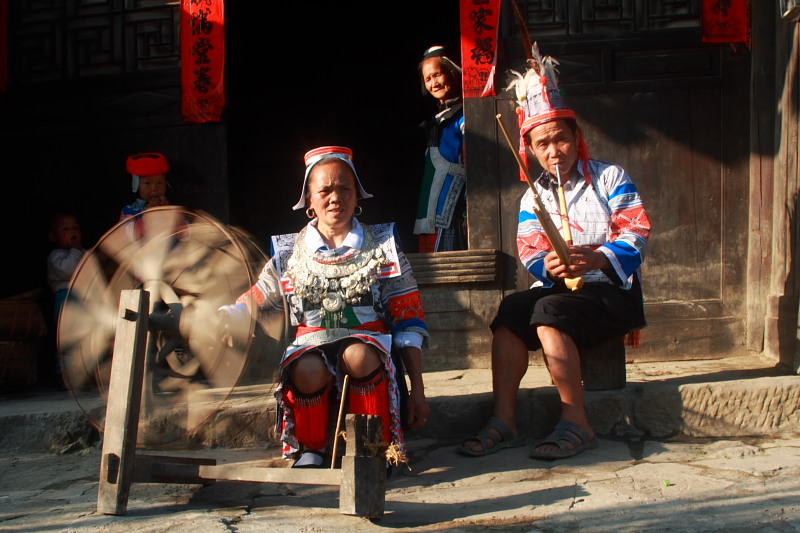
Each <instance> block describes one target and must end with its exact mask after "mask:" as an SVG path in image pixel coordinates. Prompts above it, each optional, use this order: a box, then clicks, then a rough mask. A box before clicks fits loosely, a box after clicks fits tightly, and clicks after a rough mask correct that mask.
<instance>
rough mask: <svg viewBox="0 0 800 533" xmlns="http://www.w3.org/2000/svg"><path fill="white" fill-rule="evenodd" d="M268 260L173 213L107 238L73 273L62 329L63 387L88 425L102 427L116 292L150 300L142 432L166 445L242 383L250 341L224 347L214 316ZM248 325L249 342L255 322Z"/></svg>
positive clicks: (201, 218)
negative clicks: (142, 292)
mask: <svg viewBox="0 0 800 533" xmlns="http://www.w3.org/2000/svg"><path fill="white" fill-rule="evenodd" d="M266 259H267V257H266V256H265V255H264V254H263V253H262V252H261V251H260V249H259V248H258V247H257V246H256V245H254V244H253V243H251V242H246V238H245V234H244V233H242V232H240V231H237V230H234V231H230V230H229V229H227V228H225V227H224V226H223V225H221V224H220V223H218V222H217V221H215V220H214V219H213V218H211V217H209V216H207V215H203V214H199V213H192V212H189V211H185V210H183V209H181V208H178V207H174V206H167V207H159V208H153V209H150V210H147V211H145V212H144V213H143V214H142V216H141V217H140V219H139V220H137V221H136V222H134V221H132V220H129V221H125V222H121V223H119V224H117V225H115V226H114V227H113V228H111V229H110V230H109V231H108V232H107V233H106V234H105V235H104V236H103V237H101V239H100V240H99V241H98V243H97V244H96V245H95V246H94V247H93V248H92V249H91V250H89V252H87V254H86V256H85V257H84V260H83V261H82V262H81V264H80V265H79V266H78V269H77V270H76V272H75V275H74V276H73V280H72V282H71V284H70V290H69V296H68V298H67V304H65V307H64V308H63V310H62V315H61V320H60V323H59V328H58V343H59V350H60V351H61V354H62V358H63V361H64V375H65V380H66V381H67V385H68V387H69V389H70V391H71V392H72V393H73V396H74V397H75V398H76V400H77V401H78V403H79V405H81V408H82V409H83V410H84V412H85V413H86V414H87V416H88V417H89V418H90V420H91V421H92V423H93V424H95V426H96V427H98V428H99V429H102V427H103V422H104V420H103V419H104V413H105V410H104V409H103V407H104V405H105V401H106V397H105V396H106V394H107V393H106V391H107V390H108V382H109V379H110V365H111V359H112V355H113V348H114V334H115V331H116V320H117V313H118V303H119V295H120V291H122V290H126V289H144V290H146V291H147V292H149V293H150V316H149V321H148V322H149V326H148V329H149V335H148V349H147V358H146V363H145V378H144V384H143V399H142V413H141V416H140V425H139V426H140V432H139V433H140V440H143V441H145V442H147V443H148V444H163V443H167V442H171V441H174V440H176V439H179V438H182V437H185V436H187V435H189V434H191V433H193V432H194V431H195V430H196V429H197V428H198V426H199V425H200V424H202V423H203V422H205V421H206V420H207V419H208V417H209V416H211V414H213V413H214V412H215V411H216V409H218V408H219V406H220V404H221V403H222V402H223V401H225V399H227V397H228V396H229V395H230V393H231V392H232V390H233V388H234V387H235V385H236V384H237V382H238V380H239V379H240V377H241V375H242V372H243V370H244V368H245V365H246V362H247V356H248V348H249V341H247V343H246V344H245V345H244V346H239V345H229V344H228V343H226V342H223V339H221V338H220V336H219V335H218V334H217V331H218V325H219V317H218V313H217V309H218V308H219V306H221V305H225V304H231V303H233V302H234V301H235V299H236V298H237V297H238V296H239V295H240V294H242V293H243V292H244V291H246V290H247V289H248V288H249V287H250V286H251V285H252V284H253V283H254V282H255V279H256V276H257V275H258V270H257V269H260V268H261V266H263V263H264V262H265V261H266ZM243 327H245V328H247V330H248V331H247V332H246V334H245V335H244V336H243V337H241V338H243V339H251V338H252V333H253V330H254V328H255V318H252V319H251V320H250V323H249V324H246V325H244V326H243ZM199 392H203V394H199ZM201 397H202V398H203V400H202V401H200V400H199V398H201ZM98 404H99V405H98Z"/></svg>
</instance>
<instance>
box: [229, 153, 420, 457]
mask: <svg viewBox="0 0 800 533" xmlns="http://www.w3.org/2000/svg"><path fill="white" fill-rule="evenodd" d="M352 155H353V153H352V151H351V150H350V149H348V148H344V147H340V146H324V147H320V148H316V149H314V150H310V151H309V152H308V153H306V155H305V165H306V172H305V178H304V183H303V193H302V195H301V197H300V201H299V202H297V204H296V205H295V206H294V209H296V210H297V209H303V208H305V209H306V215H307V216H308V218H309V219H311V221H310V222H309V223H308V224H307V225H306V226H305V227H304V228H303V229H302V230H301V231H300V232H299V233H296V234H290V235H279V236H274V237H273V238H272V248H273V250H272V256H271V257H272V259H270V261H269V262H268V263H267V265H266V266H265V267H264V269H263V270H262V272H261V275H260V276H259V280H258V282H257V283H256V284H255V285H254V286H253V287H252V288H251V289H250V290H249V291H248V292H247V293H245V294H243V295H242V296H240V297H239V298H238V299H237V301H236V304H235V305H233V306H226V307H225V308H223V310H226V311H227V312H228V313H231V314H244V313H250V312H252V311H256V310H270V309H272V310H281V309H283V306H284V297H285V299H286V302H287V303H288V309H289V314H290V319H291V323H292V325H294V326H297V336H296V338H295V340H294V341H293V342H292V343H291V344H290V345H289V346H288V348H287V350H286V352H285V354H284V356H283V358H282V360H281V363H280V384H279V387H278V389H277V392H276V398H277V400H278V406H279V415H278V426H279V427H278V429H279V430H280V432H281V440H282V441H283V444H284V450H283V452H284V456H285V457H286V458H295V459H296V461H295V463H294V465H293V466H294V467H295V468H297V467H311V468H314V467H324V466H326V464H327V465H329V464H330V462H331V461H336V458H332V457H330V455H331V448H332V443H333V438H334V435H333V433H334V432H335V431H334V428H335V426H336V421H337V416H338V410H339V402H340V401H341V399H342V398H341V396H342V390H343V383H344V377H345V376H349V378H348V379H347V382H348V383H349V385H348V387H346V397H345V398H344V401H345V402H346V406H347V412H349V413H357V414H371V415H379V416H380V417H381V420H382V422H383V428H384V441H386V443H396V444H398V445H399V446H401V447H402V445H403V428H404V427H407V428H417V427H422V426H424V425H425V423H426V421H427V417H428V415H429V413H430V407H429V406H428V402H427V400H426V398H425V389H424V384H423V379H422V353H423V350H427V345H428V330H427V326H426V325H425V322H424V313H423V310H422V304H421V301H420V295H419V290H418V288H417V284H416V281H415V280H414V275H413V272H412V270H411V267H410V265H409V263H408V260H407V259H406V257H405V255H404V254H403V252H402V251H401V250H400V249H399V247H398V245H397V242H396V240H395V230H394V224H393V223H389V224H375V225H366V224H361V223H360V222H359V221H358V219H357V218H356V215H359V214H361V207H360V206H359V205H358V200H359V199H362V198H370V197H371V196H372V195H370V194H368V193H367V192H366V191H365V190H364V188H363V186H362V184H361V181H360V180H359V178H358V175H357V174H356V171H355V167H354V166H353V161H352ZM393 346H394V348H396V349H397V350H398V351H399V353H400V355H401V358H400V360H401V361H402V364H403V366H404V367H405V371H406V372H408V376H409V381H410V392H409V393H405V392H401V391H405V390H406V387H405V379H406V378H405V376H404V375H403V373H402V372H398V369H397V367H396V366H395V363H394V361H393V359H392V357H391V355H390V354H391V352H392V348H393ZM399 380H402V383H400V386H398V382H399ZM403 403H404V404H405V405H404V407H405V409H403V411H404V412H406V417H405V418H406V420H401V416H400V413H401V404H403Z"/></svg>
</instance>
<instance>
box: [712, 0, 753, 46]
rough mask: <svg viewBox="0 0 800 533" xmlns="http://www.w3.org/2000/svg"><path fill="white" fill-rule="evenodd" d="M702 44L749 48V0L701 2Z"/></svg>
mask: <svg viewBox="0 0 800 533" xmlns="http://www.w3.org/2000/svg"><path fill="white" fill-rule="evenodd" d="M703 42H706V43H747V45H748V46H750V2H749V0H703Z"/></svg>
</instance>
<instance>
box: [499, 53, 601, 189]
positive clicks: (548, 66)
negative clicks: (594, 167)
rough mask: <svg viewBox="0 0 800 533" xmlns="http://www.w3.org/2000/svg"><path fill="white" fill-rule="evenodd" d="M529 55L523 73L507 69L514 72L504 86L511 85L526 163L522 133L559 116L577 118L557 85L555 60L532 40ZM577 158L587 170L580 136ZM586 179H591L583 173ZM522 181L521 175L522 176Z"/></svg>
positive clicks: (523, 134) (584, 148)
mask: <svg viewBox="0 0 800 533" xmlns="http://www.w3.org/2000/svg"><path fill="white" fill-rule="evenodd" d="M531 52H532V59H529V60H528V63H529V65H530V68H529V69H528V70H527V71H526V72H525V74H524V75H522V74H520V73H519V72H516V71H513V70H512V71H511V74H512V75H513V76H515V78H516V79H515V80H514V81H512V82H511V83H510V84H509V86H508V88H509V89H514V91H515V92H516V96H517V115H518V119H519V155H520V157H521V158H522V160H523V161H524V162H525V164H526V166H527V163H528V152H527V151H526V150H525V135H526V134H527V133H528V132H529V131H531V130H532V129H533V128H535V127H536V126H539V125H541V124H544V123H546V122H552V121H554V120H559V119H567V120H577V117H576V114H575V111H573V110H572V109H571V108H569V107H568V106H567V104H566V103H565V102H564V99H563V98H562V97H561V91H559V89H558V77H557V75H556V66H557V65H558V61H556V60H555V59H554V58H552V57H550V56H544V57H542V55H541V54H540V53H539V46H538V44H537V43H533V46H532V47H531ZM578 145H579V146H578V158H579V159H580V160H581V161H583V162H584V169H585V170H586V172H588V167H587V166H586V165H587V161H588V159H589V149H588V147H587V146H586V143H585V141H584V139H583V135H579V137H578ZM586 177H587V178H588V179H591V178H590V177H589V176H588V173H587V174H586ZM522 181H524V178H523V179H522Z"/></svg>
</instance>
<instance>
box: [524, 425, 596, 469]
mask: <svg viewBox="0 0 800 533" xmlns="http://www.w3.org/2000/svg"><path fill="white" fill-rule="evenodd" d="M544 444H553V445H555V446H558V449H557V450H539V449H538V448H539V447H540V446H542V445H544ZM594 448H597V437H596V436H595V437H591V438H589V434H588V433H586V432H585V431H584V430H583V429H581V428H579V427H578V426H576V425H575V424H572V423H570V422H567V421H566V420H561V421H559V423H558V424H556V428H555V429H554V430H553V432H552V433H550V434H549V435H548V436H547V437H545V438H544V439H542V440H540V441H539V442H537V443H536V444H534V445H533V449H532V450H531V453H530V456H531V458H533V459H544V460H546V461H552V460H554V459H563V458H564V457H572V456H573V455H578V454H579V453H581V452H583V451H586V450H591V449H594Z"/></svg>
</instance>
